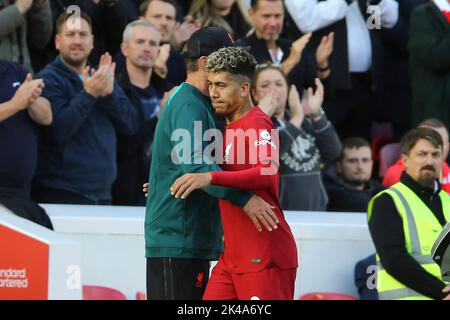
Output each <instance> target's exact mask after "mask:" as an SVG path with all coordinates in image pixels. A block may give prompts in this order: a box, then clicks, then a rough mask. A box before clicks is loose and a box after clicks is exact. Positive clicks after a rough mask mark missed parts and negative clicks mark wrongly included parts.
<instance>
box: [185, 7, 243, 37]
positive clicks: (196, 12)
mask: <svg viewBox="0 0 450 320" xmlns="http://www.w3.org/2000/svg"><path fill="white" fill-rule="evenodd" d="M189 14H190V15H191V16H192V17H193V18H194V19H195V20H200V21H201V23H202V26H203V27H211V26H213V27H223V28H224V29H225V30H227V32H228V33H230V34H231V35H233V37H234V38H235V39H239V38H242V37H244V36H245V35H246V34H247V33H248V32H249V31H250V29H251V22H250V20H249V18H248V16H247V12H246V11H245V9H244V4H243V1H242V0H194V1H192V5H191V9H190V11H189Z"/></svg>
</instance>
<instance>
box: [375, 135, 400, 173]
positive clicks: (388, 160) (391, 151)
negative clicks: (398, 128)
mask: <svg viewBox="0 0 450 320" xmlns="http://www.w3.org/2000/svg"><path fill="white" fill-rule="evenodd" d="M400 156H401V146H400V143H389V144H386V145H384V146H383V147H382V148H381V150H380V167H379V169H378V174H379V176H380V177H384V174H385V173H386V171H387V169H388V168H389V167H390V166H391V165H393V164H394V163H395V162H397V160H398V159H399V158H400Z"/></svg>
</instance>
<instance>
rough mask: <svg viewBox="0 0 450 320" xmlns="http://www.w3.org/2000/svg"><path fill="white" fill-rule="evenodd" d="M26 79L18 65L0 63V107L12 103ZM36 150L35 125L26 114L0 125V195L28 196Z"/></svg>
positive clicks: (25, 112) (25, 73) (16, 116)
mask: <svg viewBox="0 0 450 320" xmlns="http://www.w3.org/2000/svg"><path fill="white" fill-rule="evenodd" d="M26 75H27V71H26V70H25V69H24V68H23V67H22V66H20V65H19V64H17V63H13V62H6V61H3V60H2V61H0V104H2V103H4V102H7V101H9V100H11V98H12V97H13V96H14V94H15V93H16V91H17V89H19V87H20V85H21V84H22V82H23V81H24V80H25V77H26ZM37 147H38V145H37V133H36V130H35V125H34V122H33V121H32V120H31V118H30V116H29V115H28V111H27V110H22V111H20V112H17V113H16V114H15V115H13V116H11V117H9V118H8V119H6V120H3V121H0V193H1V192H2V191H3V192H4V191H5V190H7V191H8V192H9V193H10V192H13V193H15V194H21V195H26V196H27V197H28V196H29V192H30V184H31V180H32V178H33V175H34V172H35V168H36V160H37V149H38V148H37Z"/></svg>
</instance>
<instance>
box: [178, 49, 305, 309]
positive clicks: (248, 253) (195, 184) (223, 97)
mask: <svg viewBox="0 0 450 320" xmlns="http://www.w3.org/2000/svg"><path fill="white" fill-rule="evenodd" d="M255 65H256V60H255V59H254V57H253V56H252V55H251V54H250V53H248V52H247V51H246V50H245V49H243V48H239V47H229V48H223V49H220V50H218V51H216V52H214V53H212V54H211V55H210V56H208V59H207V62H206V69H207V70H208V72H209V75H208V85H209V94H210V97H211V101H212V103H213V106H214V108H215V110H216V112H217V113H218V114H220V115H223V116H225V118H226V121H227V126H226V130H225V137H224V140H223V149H224V157H223V159H224V164H222V165H221V167H222V169H224V171H220V172H219V171H216V172H207V173H199V174H185V175H184V176H182V177H180V178H178V179H177V180H176V181H175V182H174V184H173V185H172V188H171V191H172V194H173V195H174V196H175V197H181V198H182V199H185V198H186V197H187V196H188V195H189V193H190V192H192V191H193V190H196V189H201V188H206V187H208V186H210V185H220V186H228V187H232V188H239V189H246V190H251V191H252V192H254V193H255V194H256V195H258V196H260V197H261V198H263V199H264V200H265V201H267V202H268V203H270V204H271V205H272V206H273V207H274V211H275V213H276V215H277V218H278V225H277V227H276V228H275V229H269V231H268V230H265V229H264V230H262V229H261V228H260V229H259V230H256V229H255V228H254V226H253V223H252V221H251V220H250V219H248V218H247V216H246V215H245V214H244V212H243V211H242V209H241V208H239V207H237V206H235V205H232V204H231V203H230V202H227V201H225V200H220V214H221V217H222V225H223V233H224V240H225V246H224V247H225V249H224V251H223V253H222V255H221V256H220V258H219V261H218V263H217V265H216V266H215V268H214V270H213V271H212V275H211V278H210V280H209V282H208V285H207V287H206V291H205V294H204V296H203V299H206V300H236V299H240V300H250V299H264V300H267V299H270V300H272V299H293V295H294V286H295V278H296V272H297V266H298V260H297V248H296V245H295V240H294V237H293V235H292V232H291V230H290V228H289V225H288V224H287V222H286V220H285V218H284V215H283V212H282V210H281V206H280V204H279V200H278V195H279V190H278V185H279V184H278V183H279V181H278V180H279V174H278V149H279V148H278V145H277V143H278V141H277V138H276V137H277V131H276V130H275V127H274V126H273V124H272V121H271V120H270V118H269V117H268V116H267V115H266V114H265V113H264V112H263V111H261V109H260V108H259V107H253V104H252V102H251V99H250V82H251V79H252V77H253V74H254V70H255Z"/></svg>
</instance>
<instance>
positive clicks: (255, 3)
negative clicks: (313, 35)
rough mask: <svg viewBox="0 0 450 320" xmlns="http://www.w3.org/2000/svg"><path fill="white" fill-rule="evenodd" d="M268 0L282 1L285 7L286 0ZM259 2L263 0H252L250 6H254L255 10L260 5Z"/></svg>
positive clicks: (273, 0)
mask: <svg viewBox="0 0 450 320" xmlns="http://www.w3.org/2000/svg"><path fill="white" fill-rule="evenodd" d="M266 1H272V2H278V1H281V3H282V4H283V8H284V2H283V1H282V0H266ZM259 2H261V0H251V1H250V6H251V7H252V8H253V10H255V9H256V8H257V7H258V4H259Z"/></svg>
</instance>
